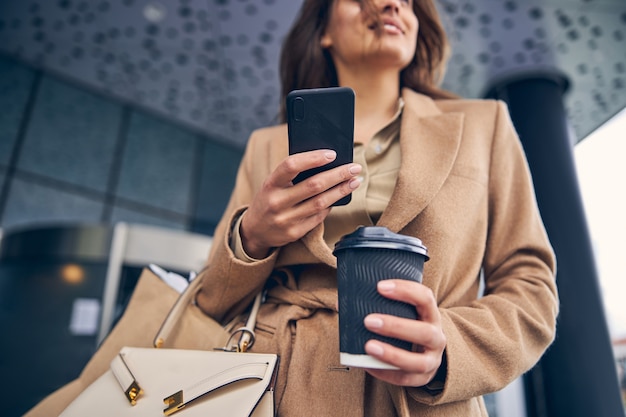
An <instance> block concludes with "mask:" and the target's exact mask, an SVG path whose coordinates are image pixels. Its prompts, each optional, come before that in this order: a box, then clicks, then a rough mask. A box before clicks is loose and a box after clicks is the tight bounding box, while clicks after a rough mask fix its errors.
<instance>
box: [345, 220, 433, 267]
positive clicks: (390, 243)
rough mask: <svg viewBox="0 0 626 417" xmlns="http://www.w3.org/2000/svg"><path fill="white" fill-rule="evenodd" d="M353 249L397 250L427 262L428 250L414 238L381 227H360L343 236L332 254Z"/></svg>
mask: <svg viewBox="0 0 626 417" xmlns="http://www.w3.org/2000/svg"><path fill="white" fill-rule="evenodd" d="M355 248H378V249H398V250H404V251H409V252H416V253H419V254H421V255H424V256H425V257H426V260H428V249H427V248H426V246H424V244H422V241H421V240H420V239H418V238H416V237H412V236H406V235H401V234H398V233H394V232H392V231H391V230H389V229H387V228H386V227H382V226H361V227H359V228H357V229H356V230H355V231H354V232H352V233H350V234H347V235H345V236H343V237H342V238H341V239H340V240H339V242H337V243H336V244H335V250H334V251H333V254H334V255H336V254H337V252H338V251H341V250H345V249H355Z"/></svg>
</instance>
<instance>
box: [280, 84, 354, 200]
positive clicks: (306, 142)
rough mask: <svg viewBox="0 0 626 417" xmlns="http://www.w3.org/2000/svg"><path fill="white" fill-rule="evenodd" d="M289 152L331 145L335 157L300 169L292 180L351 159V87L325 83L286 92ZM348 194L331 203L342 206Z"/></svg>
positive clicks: (352, 145)
mask: <svg viewBox="0 0 626 417" xmlns="http://www.w3.org/2000/svg"><path fill="white" fill-rule="evenodd" d="M286 107H287V127H288V132H289V154H290V155H293V154H295V153H300V152H306V151H312V150H315V149H332V150H334V151H335V152H337V158H336V159H335V160H334V161H333V162H331V163H329V164H327V165H324V166H322V167H318V168H314V169H309V170H307V171H303V172H301V173H300V174H298V176H297V177H296V178H295V179H294V180H293V182H294V184H295V183H298V182H300V181H302V180H304V179H306V178H309V177H311V176H313V175H315V174H317V173H320V172H322V171H325V170H328V169H331V168H334V167H337V166H340V165H344V164H347V163H350V162H352V160H353V154H354V90H352V89H351V88H348V87H327V88H312V89H304V90H294V91H291V92H290V93H289V94H288V95H287V106H286ZM351 197H352V195H351V194H349V195H347V196H345V197H344V198H342V199H341V200H339V201H336V202H335V203H333V206H344V205H346V204H348V203H349V202H350V200H351Z"/></svg>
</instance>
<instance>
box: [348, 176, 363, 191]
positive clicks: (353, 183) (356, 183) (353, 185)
mask: <svg viewBox="0 0 626 417" xmlns="http://www.w3.org/2000/svg"><path fill="white" fill-rule="evenodd" d="M361 182H363V177H357V178H355V179H353V180H352V181H350V182H349V183H348V187H350V188H351V189H353V190H354V189H356V188H358V187H359V185H361Z"/></svg>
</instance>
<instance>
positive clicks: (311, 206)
mask: <svg viewBox="0 0 626 417" xmlns="http://www.w3.org/2000/svg"><path fill="white" fill-rule="evenodd" d="M354 167H356V168H358V170H355V172H357V171H358V173H360V172H361V167H360V166H358V165H355V166H354ZM339 168H342V169H341V172H346V169H345V168H343V167H339ZM349 169H350V168H348V172H349ZM322 175H323V174H318V175H316V176H315V177H318V176H320V178H319V179H318V178H315V177H312V178H310V179H309V180H315V181H317V180H319V181H320V183H317V184H316V185H315V186H313V185H311V184H310V183H308V181H309V180H306V181H304V182H305V183H306V184H304V185H306V186H307V187H306V191H304V194H303V196H305V197H306V196H309V195H311V194H312V195H313V196H311V197H308V198H306V199H305V200H304V201H302V203H301V208H302V210H303V215H305V216H306V215H314V214H315V213H317V212H318V211H319V210H323V209H326V208H328V207H330V206H331V205H332V204H333V203H335V202H336V201H338V200H340V199H342V198H343V197H345V196H347V195H348V194H350V193H352V192H353V191H354V190H356V189H357V188H359V186H360V185H361V182H362V181H363V179H362V178H361V177H350V178H348V179H344V178H345V176H346V175H342V176H341V177H337V176H336V175H334V178H332V179H329V180H328V181H324V180H323V179H322V178H321V176H322ZM350 175H353V174H352V173H351V172H350ZM329 178H331V177H329ZM337 178H339V179H340V180H342V182H340V183H339V184H334V182H335V181H337ZM329 181H330V182H329ZM304 185H303V187H304ZM329 185H330V187H329V188H326V189H324V187H328V186H329ZM320 189H321V190H322V191H319V190H320Z"/></svg>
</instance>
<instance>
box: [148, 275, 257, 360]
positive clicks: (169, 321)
mask: <svg viewBox="0 0 626 417" xmlns="http://www.w3.org/2000/svg"><path fill="white" fill-rule="evenodd" d="M201 277H202V272H200V273H199V274H198V276H197V277H196V278H195V279H194V280H193V281H191V283H189V285H188V286H187V288H185V290H184V291H183V292H182V293H181V294H180V296H179V297H178V299H177V300H176V302H175V303H174V305H173V306H172V308H171V309H170V312H169V313H168V314H167V317H166V318H165V321H163V324H161V328H160V329H159V331H158V332H157V334H156V336H155V338H154V341H153V345H154V347H155V348H160V347H162V346H163V344H165V341H166V340H167V338H168V337H169V335H170V333H171V332H172V330H173V329H174V327H175V326H176V324H177V323H178V320H179V319H180V317H181V316H182V315H183V312H184V311H185V309H186V308H187V306H188V305H189V304H190V303H192V302H194V301H195V296H196V293H197V292H198V289H199V288H200V284H201V282H202V278H201ZM263 295H264V291H260V292H259V293H258V294H257V295H256V297H255V298H254V302H253V304H252V309H251V310H250V315H249V316H248V320H247V321H246V325H245V326H243V327H240V328H238V329H236V330H235V331H233V332H232V333H231V335H230V338H229V339H228V342H227V343H226V346H224V347H223V348H221V349H219V350H225V351H236V352H245V351H247V350H248V349H250V348H251V347H252V345H253V344H254V338H255V334H254V327H255V326H256V318H257V314H258V312H259V308H260V306H261V303H262V301H263ZM237 334H240V337H239V340H238V341H237V342H236V343H233V344H231V342H233V338H234V337H235V336H236V335H237Z"/></svg>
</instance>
